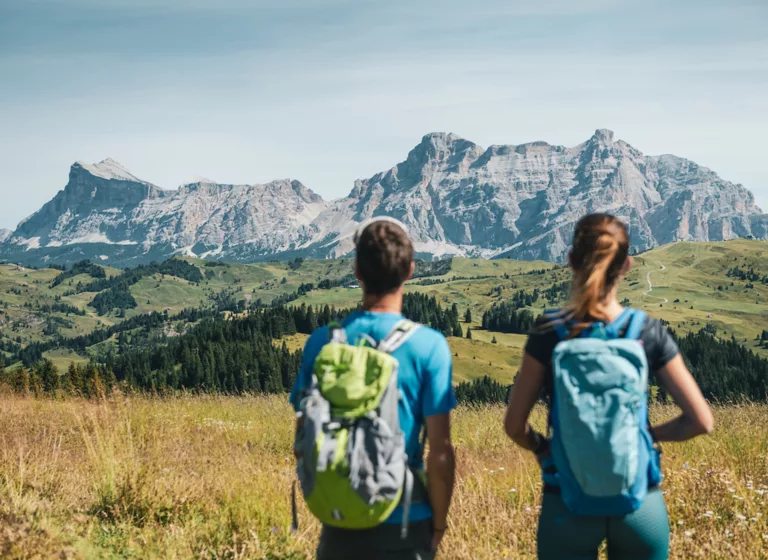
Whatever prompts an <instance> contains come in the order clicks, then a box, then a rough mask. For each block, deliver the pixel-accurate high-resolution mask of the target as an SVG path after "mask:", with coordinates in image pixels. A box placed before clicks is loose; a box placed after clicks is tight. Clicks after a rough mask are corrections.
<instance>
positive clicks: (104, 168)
mask: <svg viewBox="0 0 768 560" xmlns="http://www.w3.org/2000/svg"><path fill="white" fill-rule="evenodd" d="M72 173H76V174H78V173H87V174H89V175H92V176H93V177H98V178H100V179H106V180H108V181H110V180H117V181H131V182H136V183H146V181H143V180H141V179H139V178H138V177H136V176H135V175H134V174H133V173H131V172H130V171H128V170H127V169H126V168H125V167H124V166H123V165H122V164H121V163H119V162H117V161H115V160H114V159H112V158H107V159H103V160H101V161H100V162H98V163H91V164H88V163H84V162H82V161H77V162H75V163H74V164H73V165H72V169H71V171H70V175H71V174H72Z"/></svg>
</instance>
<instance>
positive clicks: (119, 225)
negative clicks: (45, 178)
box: [6, 160, 326, 260]
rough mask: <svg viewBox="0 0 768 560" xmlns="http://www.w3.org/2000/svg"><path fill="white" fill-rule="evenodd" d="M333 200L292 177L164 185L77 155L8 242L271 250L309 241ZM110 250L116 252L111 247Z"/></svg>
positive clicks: (183, 250)
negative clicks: (62, 181) (58, 187)
mask: <svg viewBox="0 0 768 560" xmlns="http://www.w3.org/2000/svg"><path fill="white" fill-rule="evenodd" d="M325 207H326V203H325V202H323V200H322V198H320V197H319V196H318V195H316V194H315V193H313V192H312V191H311V190H309V189H308V188H306V187H305V186H304V185H302V184H301V183H299V182H298V181H291V180H287V179H285V180H279V181H272V182H270V183H267V184H265V185H221V184H217V183H213V182H206V181H203V182H197V183H192V184H188V185H184V186H182V187H181V188H179V189H178V190H176V191H163V190H161V189H160V188H158V187H156V186H154V185H152V184H150V183H147V182H145V181H142V180H141V179H138V178H136V177H134V176H133V175H131V174H130V173H129V172H128V171H126V170H125V169H124V168H122V167H120V166H119V164H117V163H116V162H114V161H112V160H105V161H103V162H101V163H98V164H94V165H85V164H81V163H75V164H74V165H73V166H72V169H71V171H70V174H69V182H68V183H67V186H66V187H65V188H64V190H62V191H60V192H59V193H58V194H57V195H56V196H55V197H54V198H53V199H52V200H51V201H50V202H48V203H47V204H46V205H44V206H43V207H42V208H41V209H40V210H39V211H38V212H37V213H35V214H33V215H32V216H31V217H29V218H28V219H27V220H25V221H24V222H22V223H21V224H20V225H19V227H18V228H17V229H16V231H15V232H14V233H13V234H12V235H11V236H10V238H9V240H8V243H7V244H6V245H9V244H10V245H17V246H25V247H26V248H27V249H29V250H31V249H46V248H56V247H62V246H71V245H78V244H104V245H107V246H109V245H122V246H126V245H135V246H138V247H139V248H141V249H142V250H144V251H145V252H148V253H149V252H152V253H153V254H154V253H157V251H156V250H153V249H156V248H162V251H161V253H165V254H167V255H168V256H171V255H172V254H189V255H199V256H206V257H214V256H218V255H226V256H231V257H234V256H236V254H237V253H238V251H242V252H243V253H247V254H271V253H278V252H282V251H287V250H290V249H292V248H294V247H295V246H296V245H297V243H299V242H300V241H305V239H304V238H303V237H302V232H303V231H304V230H305V229H306V228H307V226H308V225H309V224H310V223H311V222H312V220H313V219H314V218H315V217H316V216H317V214H318V213H319V212H320V211H321V210H323V209H324V208H325ZM102 250H103V251H104V254H105V255H106V256H107V257H109V254H110V252H111V250H110V248H109V247H105V248H103V249H102ZM106 260H109V259H106Z"/></svg>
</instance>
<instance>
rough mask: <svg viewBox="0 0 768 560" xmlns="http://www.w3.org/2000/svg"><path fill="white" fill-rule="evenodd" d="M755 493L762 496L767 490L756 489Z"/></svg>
mask: <svg viewBox="0 0 768 560" xmlns="http://www.w3.org/2000/svg"><path fill="white" fill-rule="evenodd" d="M755 493H756V494H757V495H758V496H762V495H763V494H765V490H755Z"/></svg>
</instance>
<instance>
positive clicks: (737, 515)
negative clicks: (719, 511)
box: [736, 513, 747, 521]
mask: <svg viewBox="0 0 768 560" xmlns="http://www.w3.org/2000/svg"><path fill="white" fill-rule="evenodd" d="M736 519H738V520H739V521H746V520H747V518H746V517H744V516H743V515H741V514H740V513H737V514H736Z"/></svg>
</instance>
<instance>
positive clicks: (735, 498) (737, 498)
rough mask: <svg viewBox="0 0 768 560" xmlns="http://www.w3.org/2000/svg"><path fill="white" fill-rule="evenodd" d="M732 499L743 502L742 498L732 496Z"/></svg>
mask: <svg viewBox="0 0 768 560" xmlns="http://www.w3.org/2000/svg"><path fill="white" fill-rule="evenodd" d="M733 499H734V500H742V501H743V500H744V498H742V497H741V496H735V495H734V496H733Z"/></svg>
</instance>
